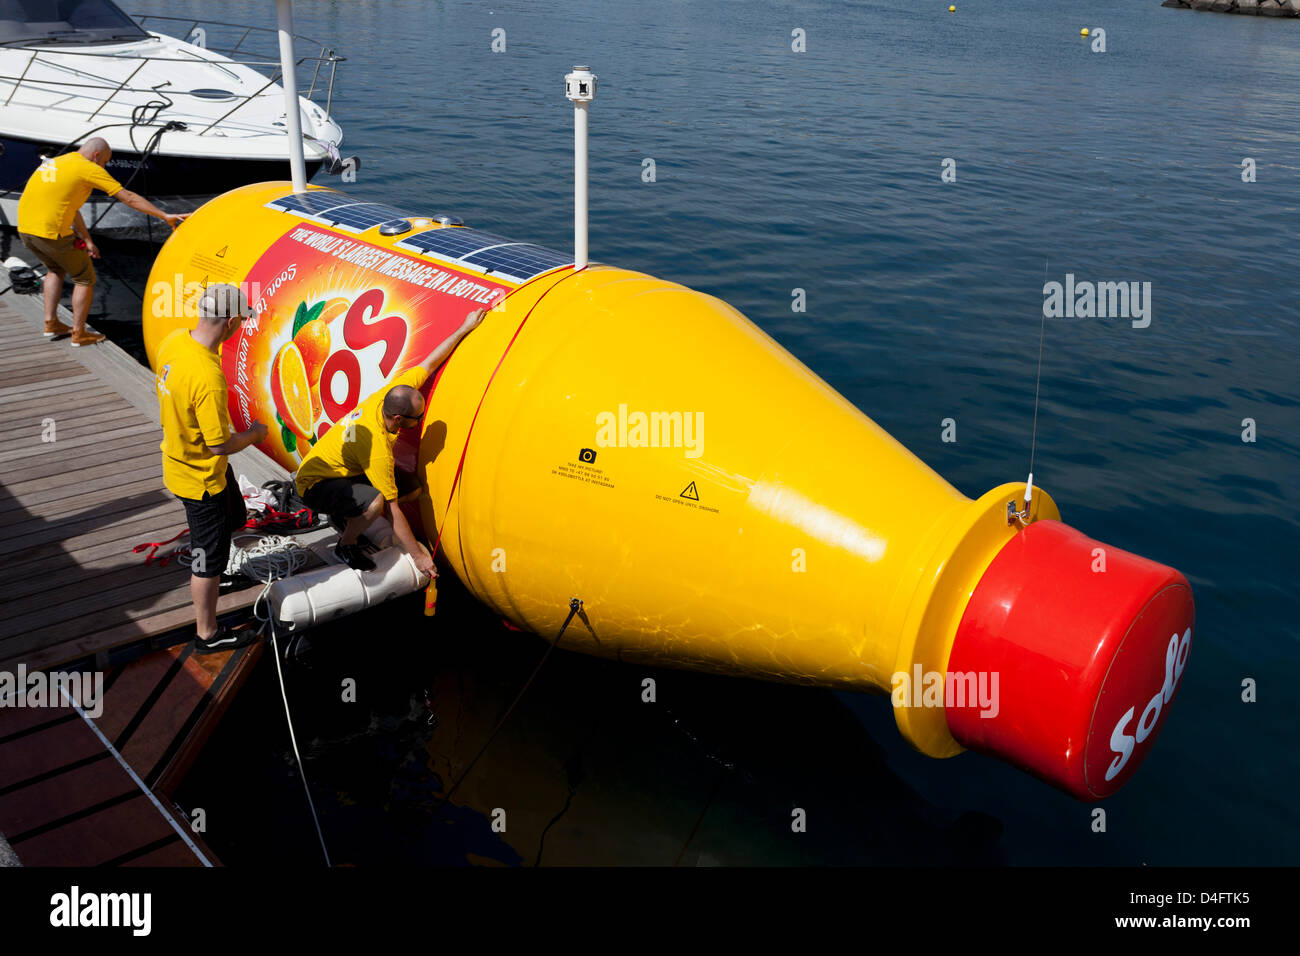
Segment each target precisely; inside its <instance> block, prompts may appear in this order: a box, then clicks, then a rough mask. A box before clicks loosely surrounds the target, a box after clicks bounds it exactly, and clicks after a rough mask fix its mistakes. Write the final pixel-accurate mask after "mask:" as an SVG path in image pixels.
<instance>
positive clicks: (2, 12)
mask: <svg viewBox="0 0 1300 956" xmlns="http://www.w3.org/2000/svg"><path fill="white" fill-rule="evenodd" d="M148 36H149V34H148V33H147V32H146V31H145V30H142V29H141V28H140V27H139V26H138V25H137V24H136V22H135V21H134V20H132V19H131V18H130V17H129V16H127V15H126V14H125V13H123V12H122V9H121V8H120V7H118V6H117V4H115V3H113V2H112V0H0V46H20V45H24V44H28V43H40V44H46V43H49V44H60V45H61V44H90V43H110V42H116V41H128V40H144V39H147V38H148Z"/></svg>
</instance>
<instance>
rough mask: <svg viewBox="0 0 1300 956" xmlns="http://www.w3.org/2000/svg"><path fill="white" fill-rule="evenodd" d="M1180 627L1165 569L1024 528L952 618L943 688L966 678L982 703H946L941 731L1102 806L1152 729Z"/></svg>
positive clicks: (1187, 600) (1187, 612)
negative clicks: (982, 693)
mask: <svg viewBox="0 0 1300 956" xmlns="http://www.w3.org/2000/svg"><path fill="white" fill-rule="evenodd" d="M1194 617H1195V611H1194V608H1193V605H1192V591H1191V588H1190V587H1189V586H1188V584H1187V580H1186V579H1185V578H1184V577H1183V576H1182V575H1181V574H1179V573H1178V572H1177V571H1175V570H1174V569H1173V568H1170V567H1167V566H1165V565H1163V564H1157V563H1156V562H1155V561H1149V560H1147V559H1146V558H1142V557H1139V556H1137V555H1135V554H1130V553H1129V552H1127V551H1121V550H1120V549H1119V548H1113V547H1110V546H1108V545H1104V544H1101V543H1100V542H1098V541H1094V540H1092V539H1091V538H1089V537H1087V536H1085V535H1083V534H1081V533H1079V532H1078V531H1075V530H1074V529H1073V528H1070V527H1067V526H1066V525H1063V524H1061V523H1060V522H1059V521H1037V522H1035V523H1034V524H1031V525H1030V526H1029V527H1028V528H1026V529H1025V530H1024V531H1021V532H1020V533H1019V534H1017V535H1016V536H1015V537H1014V538H1012V539H1011V540H1010V541H1008V542H1007V543H1006V545H1004V546H1003V548H1002V550H1001V551H999V552H998V555H997V557H995V558H994V559H993V563H992V564H990V565H989V567H988V570H986V571H985V572H984V576H983V577H981V578H980V581H979V584H977V585H976V586H975V591H974V593H973V594H972V595H971V599H970V603H969V604H968V605H967V607H966V611H965V613H964V614H963V615H962V620H961V624H960V625H958V628H957V636H956V637H955V638H954V640H953V646H952V653H951V655H950V657H949V660H948V675H947V678H946V679H947V680H948V681H954V680H957V681H958V682H960V681H961V680H962V679H963V678H961V677H960V675H969V674H972V673H974V674H975V675H976V676H977V678H982V679H983V680H984V681H985V684H984V686H986V687H987V688H988V689H989V690H991V691H992V692H993V693H991V694H989V695H986V701H985V702H981V701H980V700H979V699H978V698H977V699H975V700H973V701H970V700H968V701H966V702H964V706H963V705H962V704H963V701H962V700H961V697H960V696H955V695H953V694H949V696H948V698H946V700H947V705H946V714H947V718H948V727H949V730H950V731H951V732H952V735H953V737H955V738H956V739H957V741H958V742H959V743H961V744H962V746H964V747H967V748H969V749H971V750H978V751H982V752H984V753H989V754H993V755H995V756H997V757H1000V758H1002V759H1003V760H1007V761H1009V762H1011V763H1013V764H1015V765H1017V766H1019V767H1021V768H1023V769H1024V770H1027V771H1028V772H1029V773H1032V774H1033V775H1034V776H1036V777H1039V778H1041V779H1043V780H1046V781H1047V782H1049V783H1051V784H1054V785H1055V786H1058V787H1060V788H1061V789H1063V790H1065V791H1066V792H1068V793H1070V794H1072V795H1074V796H1075V797H1077V798H1079V799H1080V800H1096V799H1099V798H1101V797H1107V796H1109V795H1110V794H1112V793H1114V792H1115V791H1116V790H1118V789H1119V788H1120V787H1122V786H1123V785H1124V784H1125V783H1126V782H1127V781H1128V779H1129V777H1131V776H1132V775H1133V773H1134V771H1135V770H1137V768H1138V767H1139V766H1140V765H1141V763H1142V761H1143V760H1144V759H1145V758H1146V755H1147V754H1148V753H1150V751H1151V746H1152V744H1153V743H1154V742H1155V738H1156V736H1157V735H1158V734H1159V733H1160V729H1161V728H1162V727H1163V726H1164V723H1165V720H1166V718H1167V717H1168V714H1169V710H1170V705H1171V704H1172V703H1173V699H1174V697H1175V696H1176V695H1177V693H1178V686H1179V684H1180V683H1181V678H1182V676H1183V671H1184V669H1185V668H1186V666H1187V658H1188V655H1189V654H1190V652H1191V644H1192V624H1193V619H1194ZM953 675H958V676H957V677H954V676H953ZM964 681H965V684H966V686H967V687H973V686H975V685H973V684H972V682H971V680H970V678H969V676H967V677H965V678H964ZM954 697H955V699H954ZM971 697H976V695H974V694H971Z"/></svg>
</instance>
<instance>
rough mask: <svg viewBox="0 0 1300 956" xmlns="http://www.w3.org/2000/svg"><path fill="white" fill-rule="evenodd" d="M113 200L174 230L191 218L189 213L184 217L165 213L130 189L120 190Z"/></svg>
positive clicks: (178, 214)
mask: <svg viewBox="0 0 1300 956" xmlns="http://www.w3.org/2000/svg"><path fill="white" fill-rule="evenodd" d="M113 198H114V199H120V200H122V202H124V203H126V204H127V205H128V206H130V207H131V208H132V209H134V210H135V211H136V212H142V213H144V214H145V215H146V216H153V217H154V218H155V219H161V220H162V221H163V222H165V223H167V225H169V226H171V227H172V228H173V229H175V228H176V226H177V225H179V224H180V223H181V222H184V221H185V220H186V219H188V218H189V213H185V214H183V215H182V214H180V213H174V212H163V211H162V210H161V209H159V208H158V207H157V206H155V205H154V204H153V203H151V202H150V201H149V200H147V199H145V198H144V197H143V196H141V195H140V194H139V193H133V192H131V190H129V189H119V190H118V191H117V193H116V195H114V197H113Z"/></svg>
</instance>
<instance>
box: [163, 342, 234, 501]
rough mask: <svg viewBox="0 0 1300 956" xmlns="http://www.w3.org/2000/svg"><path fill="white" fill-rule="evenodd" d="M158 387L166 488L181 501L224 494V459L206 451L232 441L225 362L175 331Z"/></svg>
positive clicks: (166, 344) (165, 344)
mask: <svg viewBox="0 0 1300 956" xmlns="http://www.w3.org/2000/svg"><path fill="white" fill-rule="evenodd" d="M156 364H157V369H158V371H157V374H156V375H155V376H154V387H155V389H156V390H157V392H158V409H159V416H160V418H161V420H162V429H163V440H162V445H161V448H162V460H163V484H164V485H166V486H167V490H168V491H170V492H171V493H172V494H174V495H176V496H177V497H178V498H191V499H198V498H202V497H203V493H204V492H205V491H206V492H210V493H211V494H213V495H217V494H220V493H221V492H222V491H223V490H224V489H225V487H226V456H225V455H215V456H214V455H212V454H211V453H210V452H209V451H208V450H207V448H206V447H205V446H207V445H214V446H215V445H220V444H222V443H223V442H224V441H225V440H226V439H227V438H229V437H230V434H231V432H233V431H234V428H233V427H232V426H231V424H230V411H229V409H228V408H227V406H226V376H225V374H224V373H223V372H222V371H221V357H220V356H219V355H218V354H217V353H216V352H213V351H212V350H211V349H209V348H207V347H206V346H204V345H201V344H200V343H198V342H196V341H194V339H193V338H191V337H190V330H189V329H177V330H176V331H175V332H172V333H171V334H170V335H168V336H167V338H165V339H163V343H162V345H161V346H160V347H159V349H158V361H157V363H156Z"/></svg>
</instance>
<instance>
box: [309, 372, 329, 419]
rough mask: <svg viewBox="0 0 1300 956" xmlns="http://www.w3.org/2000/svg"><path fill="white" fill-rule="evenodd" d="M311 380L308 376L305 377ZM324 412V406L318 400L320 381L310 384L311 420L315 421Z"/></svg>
mask: <svg viewBox="0 0 1300 956" xmlns="http://www.w3.org/2000/svg"><path fill="white" fill-rule="evenodd" d="M307 377H308V378H311V376H310V375H308V376H307ZM324 412H325V406H324V405H323V404H322V403H321V400H320V379H319V378H317V379H316V381H314V382H312V383H311V420H312V421H316V420H317V419H319V418H320V417H321V415H322V414H324Z"/></svg>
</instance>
